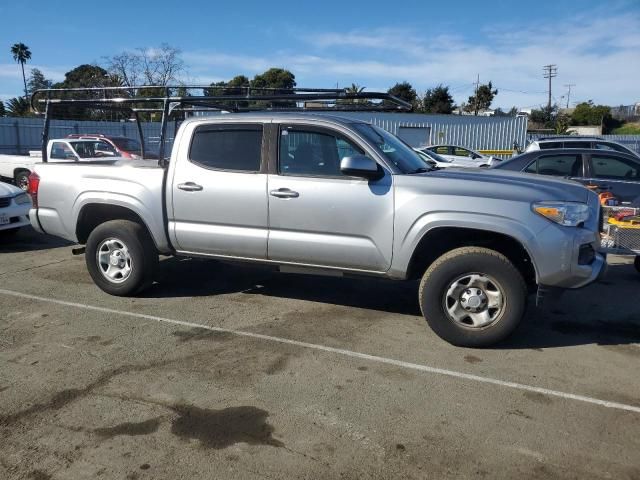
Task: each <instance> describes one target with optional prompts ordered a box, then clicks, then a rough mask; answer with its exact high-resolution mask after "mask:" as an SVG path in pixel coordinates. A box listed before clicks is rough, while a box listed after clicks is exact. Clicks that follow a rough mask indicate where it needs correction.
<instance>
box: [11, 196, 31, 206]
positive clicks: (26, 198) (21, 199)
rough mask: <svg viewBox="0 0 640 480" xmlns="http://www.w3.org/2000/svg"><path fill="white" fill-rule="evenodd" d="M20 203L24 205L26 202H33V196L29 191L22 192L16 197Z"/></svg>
mask: <svg viewBox="0 0 640 480" xmlns="http://www.w3.org/2000/svg"><path fill="white" fill-rule="evenodd" d="M14 199H15V201H16V203H17V204H18V205H24V204H25V203H31V197H30V196H29V194H28V193H21V194H20V195H18V196H17V197H14Z"/></svg>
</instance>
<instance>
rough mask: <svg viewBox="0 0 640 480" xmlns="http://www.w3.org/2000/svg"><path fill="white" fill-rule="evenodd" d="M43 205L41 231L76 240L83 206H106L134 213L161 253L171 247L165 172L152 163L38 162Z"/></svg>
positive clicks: (36, 212)
mask: <svg viewBox="0 0 640 480" xmlns="http://www.w3.org/2000/svg"><path fill="white" fill-rule="evenodd" d="M34 170H35V172H36V173H37V174H38V175H39V176H40V185H39V188H38V204H39V205H44V206H41V207H39V208H37V209H35V208H34V209H32V211H31V214H30V215H32V216H34V217H35V218H33V219H32V224H33V225H34V227H35V228H36V229H38V230H41V231H43V232H44V233H48V234H51V235H56V236H60V237H62V238H66V239H67V240H70V241H72V242H77V241H78V238H77V234H76V230H75V229H76V225H77V223H78V221H77V220H78V217H79V216H80V215H81V213H82V211H83V208H85V207H87V206H90V205H95V204H102V205H105V207H107V206H108V207H109V208H114V207H115V208H117V207H118V206H122V207H126V208H129V209H133V210H134V212H135V213H136V214H137V215H138V216H139V217H140V218H141V219H142V220H143V222H144V223H145V224H146V225H147V227H148V229H149V231H150V232H151V234H152V236H153V238H154V241H155V242H156V245H157V247H158V249H159V250H160V251H164V250H166V249H167V248H168V242H167V239H166V235H165V226H164V216H163V204H164V201H163V195H162V188H163V181H164V175H165V169H164V168H162V167H159V166H158V165H157V162H155V161H148V160H139V161H132V160H126V161H113V160H105V161H100V162H96V161H95V160H92V161H91V162H72V163H58V164H56V163H38V164H37V165H35V167H34Z"/></svg>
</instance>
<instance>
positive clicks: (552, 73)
mask: <svg viewBox="0 0 640 480" xmlns="http://www.w3.org/2000/svg"><path fill="white" fill-rule="evenodd" d="M542 70H543V71H544V75H543V77H544V78H548V79H549V101H548V102H547V109H549V110H551V79H552V78H553V77H557V76H558V66H557V65H555V64H551V65H545V66H544V67H542Z"/></svg>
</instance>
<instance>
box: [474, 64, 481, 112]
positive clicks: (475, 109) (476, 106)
mask: <svg viewBox="0 0 640 480" xmlns="http://www.w3.org/2000/svg"><path fill="white" fill-rule="evenodd" d="M475 86H476V93H475V95H474V96H473V102H474V105H473V112H474V115H475V116H478V87H479V86H480V74H478V78H477V79H476V82H475Z"/></svg>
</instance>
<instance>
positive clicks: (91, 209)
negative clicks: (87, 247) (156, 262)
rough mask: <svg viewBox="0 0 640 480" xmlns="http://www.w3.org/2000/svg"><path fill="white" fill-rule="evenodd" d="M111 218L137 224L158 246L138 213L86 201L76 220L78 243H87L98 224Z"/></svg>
mask: <svg viewBox="0 0 640 480" xmlns="http://www.w3.org/2000/svg"><path fill="white" fill-rule="evenodd" d="M111 220H129V221H131V222H134V223H137V224H139V225H140V226H142V227H143V228H144V229H145V230H146V231H147V233H148V234H149V237H150V238H151V240H152V241H153V243H154V245H155V246H156V249H157V248H158V243H157V241H156V239H155V238H154V236H153V233H152V232H151V229H150V228H149V226H148V225H147V224H146V223H145V221H144V220H143V219H142V217H141V216H140V215H139V214H138V213H136V212H134V211H133V210H132V209H130V208H127V207H123V206H120V205H112V204H107V203H88V204H86V205H83V206H82V208H81V209H80V212H79V213H78V218H77V221H76V238H77V239H78V243H81V244H85V243H87V239H88V238H89V235H90V234H91V232H92V231H93V230H94V229H95V228H96V227H97V226H98V225H101V224H103V223H105V222H108V221H111Z"/></svg>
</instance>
